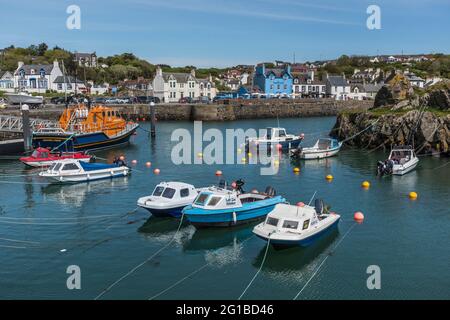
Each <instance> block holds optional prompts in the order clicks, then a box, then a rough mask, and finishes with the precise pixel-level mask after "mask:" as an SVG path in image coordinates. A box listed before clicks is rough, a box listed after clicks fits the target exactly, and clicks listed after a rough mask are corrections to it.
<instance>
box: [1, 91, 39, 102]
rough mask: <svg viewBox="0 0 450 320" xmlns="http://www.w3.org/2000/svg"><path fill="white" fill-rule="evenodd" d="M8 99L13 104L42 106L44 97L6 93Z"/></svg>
mask: <svg viewBox="0 0 450 320" xmlns="http://www.w3.org/2000/svg"><path fill="white" fill-rule="evenodd" d="M5 96H6V98H7V99H8V102H9V103H11V104H42V103H43V102H44V98H43V97H42V96H32V95H24V94H17V93H6V94H5Z"/></svg>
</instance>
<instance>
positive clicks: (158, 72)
mask: <svg viewBox="0 0 450 320" xmlns="http://www.w3.org/2000/svg"><path fill="white" fill-rule="evenodd" d="M156 75H157V76H162V69H161V67H160V66H158V67H157V68H156Z"/></svg>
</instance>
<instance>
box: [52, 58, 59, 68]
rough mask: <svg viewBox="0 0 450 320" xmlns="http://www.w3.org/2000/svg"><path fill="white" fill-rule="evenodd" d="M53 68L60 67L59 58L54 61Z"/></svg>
mask: <svg viewBox="0 0 450 320" xmlns="http://www.w3.org/2000/svg"><path fill="white" fill-rule="evenodd" d="M53 68H59V63H58V60H56V59H55V61H53Z"/></svg>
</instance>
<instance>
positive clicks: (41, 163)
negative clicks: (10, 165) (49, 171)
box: [20, 157, 91, 168]
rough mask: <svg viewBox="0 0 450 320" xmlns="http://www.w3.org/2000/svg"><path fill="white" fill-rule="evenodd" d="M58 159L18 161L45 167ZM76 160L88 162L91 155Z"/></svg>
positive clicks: (32, 165) (36, 166) (31, 165)
mask: <svg viewBox="0 0 450 320" xmlns="http://www.w3.org/2000/svg"><path fill="white" fill-rule="evenodd" d="M58 160H60V159H53V160H23V159H20V161H22V163H23V164H25V165H27V166H29V167H32V168H45V167H50V166H51V165H52V164H53V163H55V161H58ZM77 160H78V161H83V162H90V161H91V157H86V158H77Z"/></svg>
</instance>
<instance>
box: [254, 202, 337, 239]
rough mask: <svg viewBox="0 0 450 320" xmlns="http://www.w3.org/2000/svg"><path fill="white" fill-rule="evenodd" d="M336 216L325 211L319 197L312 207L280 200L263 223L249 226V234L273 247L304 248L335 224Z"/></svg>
mask: <svg viewBox="0 0 450 320" xmlns="http://www.w3.org/2000/svg"><path fill="white" fill-rule="evenodd" d="M340 218H341V216H340V215H338V214H335V213H328V212H326V210H325V208H324V205H323V202H322V201H321V200H319V199H317V200H316V203H315V207H312V206H308V205H304V206H303V207H300V206H293V205H289V204H284V203H280V204H277V205H276V206H275V208H274V209H273V211H272V212H270V213H269V214H268V215H267V217H266V220H265V221H264V222H262V223H260V224H258V225H257V226H256V227H255V228H253V233H254V234H256V235H257V236H258V237H260V238H261V239H263V240H266V241H269V238H270V244H271V245H272V246H273V247H274V248H285V247H292V246H301V247H306V246H308V245H310V244H312V243H313V242H314V241H315V240H317V239H318V238H319V237H320V236H323V235H324V234H325V233H327V232H329V231H331V230H332V229H334V228H335V227H337V225H338V223H339V219H340Z"/></svg>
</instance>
